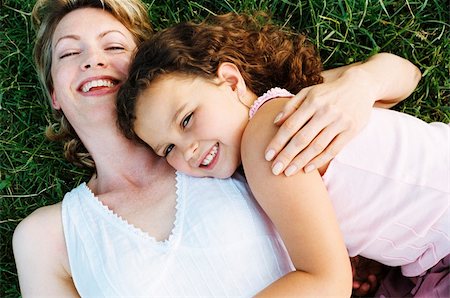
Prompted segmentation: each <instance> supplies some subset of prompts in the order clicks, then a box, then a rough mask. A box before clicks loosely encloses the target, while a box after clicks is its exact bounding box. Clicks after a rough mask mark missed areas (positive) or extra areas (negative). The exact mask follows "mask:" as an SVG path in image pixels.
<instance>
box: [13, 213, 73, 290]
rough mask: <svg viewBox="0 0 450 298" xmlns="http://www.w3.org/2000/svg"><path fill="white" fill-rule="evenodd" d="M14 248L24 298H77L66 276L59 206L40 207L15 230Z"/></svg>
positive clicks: (65, 253)
mask: <svg viewBox="0 0 450 298" xmlns="http://www.w3.org/2000/svg"><path fill="white" fill-rule="evenodd" d="M13 249H14V257H15V261H16V267H17V273H18V275H19V283H20V291H21V294H22V296H23V297H24V298H26V297H79V295H78V293H77V291H76V289H75V286H74V284H73V281H72V278H71V277H70V275H69V273H68V270H69V269H68V266H69V265H68V259H67V250H66V246H65V242H64V234H63V230H62V223H61V204H56V205H52V206H47V207H43V208H40V209H38V210H36V211H35V212H33V213H32V214H30V215H29V216H28V217H26V218H25V219H24V220H23V221H22V222H21V223H20V224H19V225H18V226H17V228H16V230H15V231H14V236H13Z"/></svg>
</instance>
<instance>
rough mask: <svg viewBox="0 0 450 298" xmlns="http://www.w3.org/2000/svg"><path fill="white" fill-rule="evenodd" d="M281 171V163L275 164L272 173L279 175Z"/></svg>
mask: <svg viewBox="0 0 450 298" xmlns="http://www.w3.org/2000/svg"><path fill="white" fill-rule="evenodd" d="M281 170H283V164H282V163H281V162H277V163H276V164H275V165H274V166H273V168H272V173H273V174H274V175H278V174H280V173H281Z"/></svg>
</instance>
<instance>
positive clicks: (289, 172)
mask: <svg viewBox="0 0 450 298" xmlns="http://www.w3.org/2000/svg"><path fill="white" fill-rule="evenodd" d="M296 171H297V166H289V167H288V168H287V169H286V171H284V174H285V175H286V176H288V177H289V176H291V175H293V174H294V173H295V172H296Z"/></svg>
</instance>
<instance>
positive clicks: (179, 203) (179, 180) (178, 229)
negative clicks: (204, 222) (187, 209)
mask: <svg viewBox="0 0 450 298" xmlns="http://www.w3.org/2000/svg"><path fill="white" fill-rule="evenodd" d="M184 178H185V177H184V176H183V175H182V174H181V173H178V172H176V177H175V180H176V184H175V186H176V203H175V210H176V211H175V221H174V223H173V227H172V230H171V232H170V235H169V237H167V239H164V240H161V241H158V240H156V239H155V237H153V236H151V235H150V234H149V233H147V232H145V231H143V230H142V229H140V228H139V227H136V226H135V225H133V224H132V223H129V222H128V221H127V220H126V219H125V218H123V217H122V216H120V215H118V214H117V213H115V212H114V211H113V210H111V209H109V207H108V206H106V205H104V204H103V203H102V202H101V201H100V200H99V199H98V197H97V196H96V195H95V194H94V193H93V192H92V191H91V189H90V188H89V187H88V186H87V184H86V183H82V184H81V186H82V187H83V188H84V190H85V191H86V192H88V193H89V199H90V198H92V200H90V201H91V202H93V203H94V204H95V205H96V206H97V207H99V210H100V211H101V212H103V214H105V215H106V216H108V217H110V218H111V220H112V221H111V222H112V223H114V224H116V225H119V226H122V227H123V228H125V229H126V230H128V231H129V232H130V233H133V234H136V235H137V236H138V237H140V238H142V239H144V240H149V241H151V242H153V243H154V244H156V245H163V246H167V245H169V244H170V243H172V242H174V241H175V238H176V237H177V238H180V237H178V236H179V235H181V234H182V224H181V223H182V222H183V217H184V205H185V204H184V200H183V197H184V185H185V183H183V182H184V181H183V180H184Z"/></svg>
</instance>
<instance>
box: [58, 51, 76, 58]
mask: <svg viewBox="0 0 450 298" xmlns="http://www.w3.org/2000/svg"><path fill="white" fill-rule="evenodd" d="M79 53H80V52H78V51H73V52H65V53H63V54H61V55H60V56H59V59H64V58H66V57H70V56H75V55H78V54H79Z"/></svg>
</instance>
